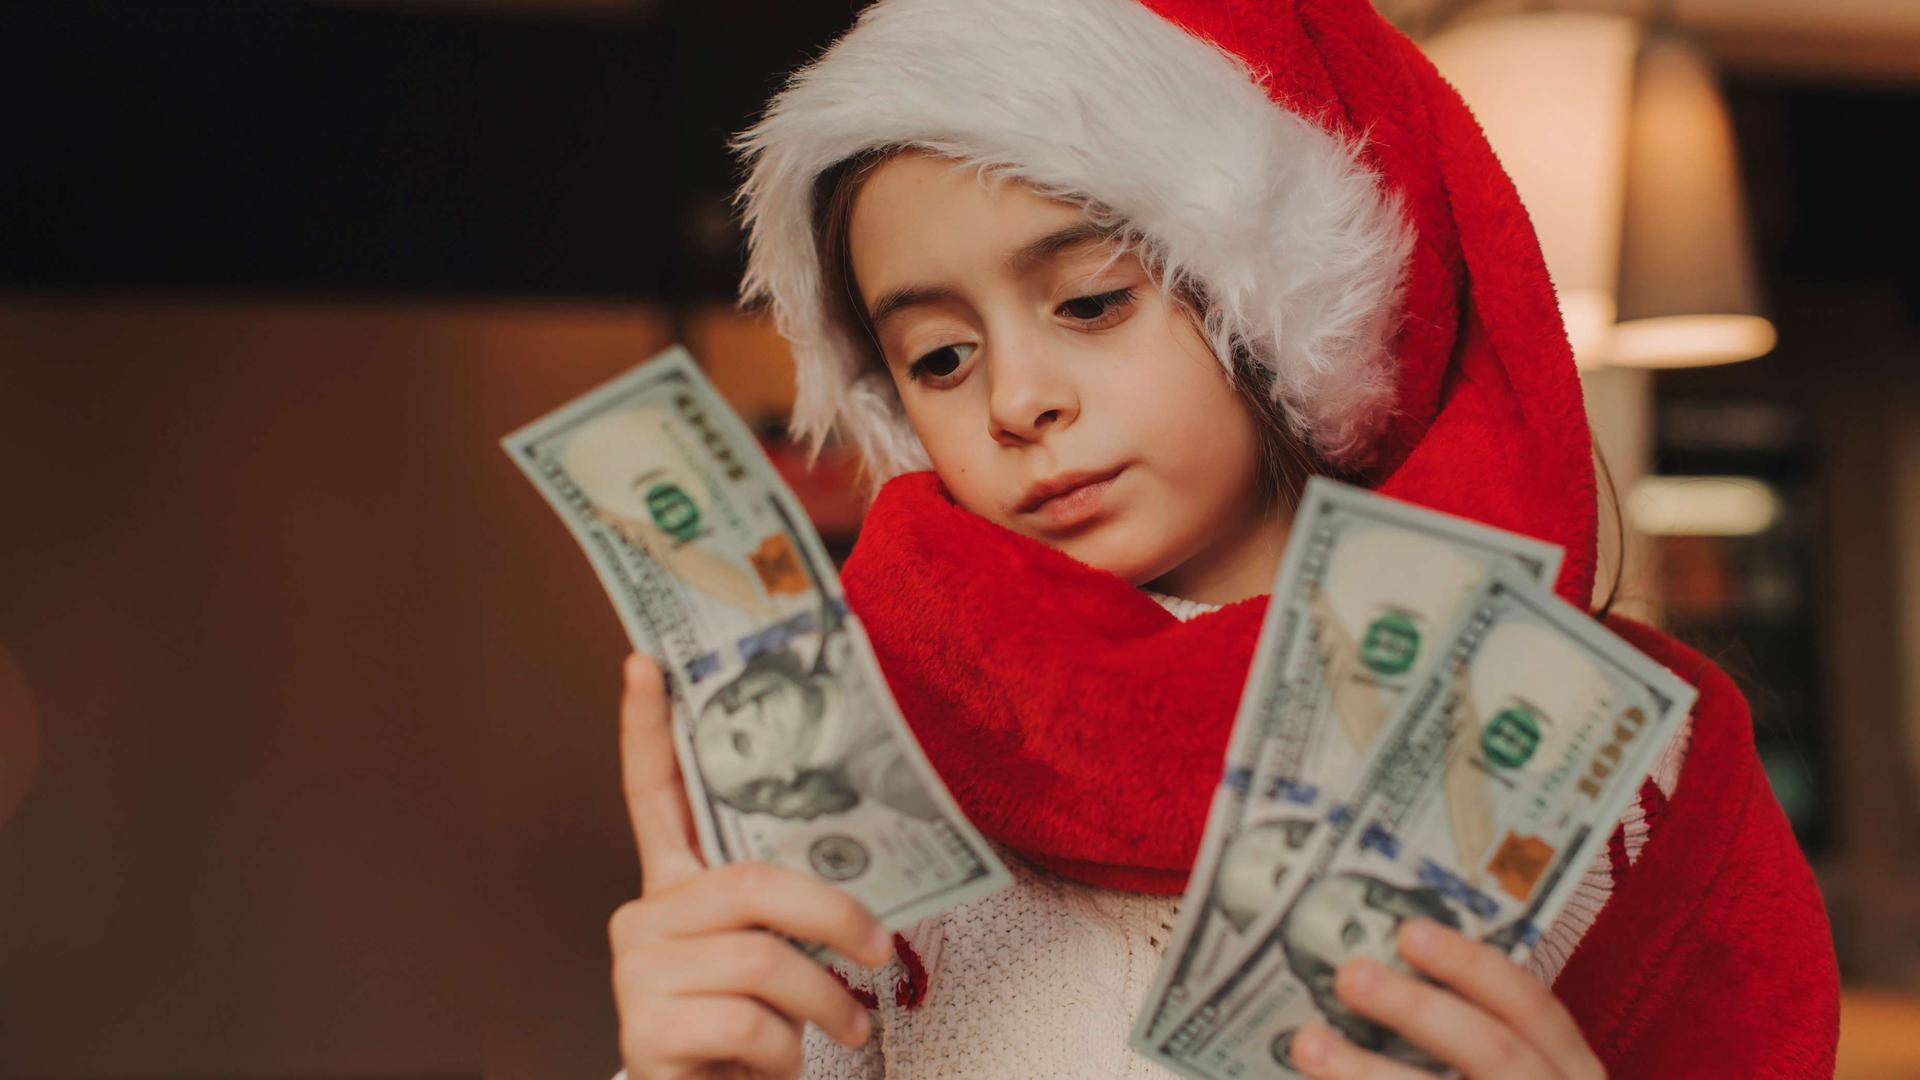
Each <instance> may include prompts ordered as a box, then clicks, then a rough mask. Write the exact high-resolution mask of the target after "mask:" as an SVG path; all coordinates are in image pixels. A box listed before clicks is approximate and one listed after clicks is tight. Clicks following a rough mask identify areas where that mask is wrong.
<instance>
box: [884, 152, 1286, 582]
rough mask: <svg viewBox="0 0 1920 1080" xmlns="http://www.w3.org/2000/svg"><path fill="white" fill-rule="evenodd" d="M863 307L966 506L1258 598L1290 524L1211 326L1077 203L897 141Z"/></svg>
mask: <svg viewBox="0 0 1920 1080" xmlns="http://www.w3.org/2000/svg"><path fill="white" fill-rule="evenodd" d="M848 243H849V246H850V249H851V259H852V265H853V272H854V277H855V280H856V281H857V283H858V286H859V292H860V295H859V301H860V302H861V303H864V304H865V305H866V309H867V311H868V312H869V313H870V315H871V317H872V321H873V323H874V330H875V334H876V335H877V337H878V339H879V346H880V349H881V351H882V352H883V353H884V355H885V358H886V364H887V369H888V371H889V372H890V373H891V374H892V376H893V380H894V385H895V386H896V387H897V388H898V390H899V393H900V400H901V401H902V402H903V403H904V405H905V407H906V413H907V417H908V419H909V420H910V421H911V422H912V424H913V427H914V430H915V432H917V433H918V434H919V436H920V441H921V443H922V444H923V445H924V446H925V447H926V450H927V453H928V456H929V457H930V458H931V459H932V462H933V467H934V470H935V471H936V472H937V473H939V476H940V479H941V481H942V482H943V483H944V484H945V485H946V487H947V490H948V491H949V492H951V493H952V495H953V497H954V499H955V500H956V501H958V502H959V503H960V505H962V506H964V507H966V508H967V509H969V510H971V511H973V512H974V513H976V514H979V515H980V516H982V517H984V518H987V519H988V520H990V521H993V522H996V523H998V524H1000V525H1003V526H1005V527H1007V528H1009V529H1012V530H1013V531H1015V532H1017V533H1020V534H1022V535H1025V536H1028V537H1031V538H1033V539H1035V540H1039V541H1041V542H1043V543H1046V544H1049V545H1051V546H1053V547H1056V548H1059V549H1060V550H1062V551H1064V552H1066V553H1067V554H1069V555H1071V556H1073V557H1075V558H1077V559H1079V560H1080V561H1082V562H1084V563H1087V564H1089V565H1091V566H1095V567H1098V568H1100V569H1103V570H1107V571H1110V572H1112V573H1114V574H1116V575H1118V576H1120V577H1122V578H1124V579H1126V580H1127V581H1129V582H1131V583H1133V584H1136V585H1145V584H1152V585H1154V586H1155V587H1157V588H1160V589H1162V590H1163V591H1166V592H1170V593H1174V594H1176V595H1180V596H1185V597H1188V598H1190V599H1194V600H1201V601H1208V602H1225V601H1227V600H1237V599H1240V598H1242V597H1245V596H1250V595H1254V594H1255V593H1259V592H1264V591H1265V590H1266V588H1267V587H1268V586H1269V585H1270V584H1271V581H1272V575H1273V573H1274V570H1275V569H1276V567H1277V565H1278V558H1279V550H1280V545H1281V544H1283V543H1284V526H1285V521H1284V519H1283V518H1279V519H1277V518H1276V515H1274V514H1272V513H1269V512H1267V510H1266V508H1265V503H1266V501H1267V500H1264V499H1262V498H1261V493H1260V486H1259V475H1258V472H1259V463H1258V462H1259V433H1258V430H1257V428H1256V427H1255V421H1254V419H1253V417H1252V415H1251V414H1250V413H1249V411H1248V409H1247V408H1246V406H1245V405H1244V404H1243V403H1242V402H1241V400H1240V398H1239V396H1238V394H1237V393H1236V392H1235V390H1234V388H1233V386H1232V385H1231V383H1230V382H1229V381H1228V378H1227V375H1226V372H1225V371H1224V370H1223V369H1222V367H1221V365H1220V364H1219V363H1218V362H1217V361H1216V360H1215V359H1214V357H1213V355H1212V352H1211V350H1210V349H1209V348H1208V346H1207V343H1206V341H1205V339H1204V338H1202V337H1201V336H1200V333H1199V332H1198V330H1197V329H1196V328H1195V327H1194V325H1193V324H1192V322H1191V321H1190V320H1189V319H1188V318H1187V317H1186V316H1185V314H1184V313H1183V312H1182V310H1181V309H1179V308H1177V307H1175V305H1174V303H1173V302H1172V300H1171V299H1170V298H1169V297H1168V296H1167V295H1165V294H1164V293H1162V292H1161V291H1159V290H1157V289H1155V288H1154V287H1153V285H1152V283H1151V282H1150V280H1149V278H1148V275H1147V272H1146V270H1145V268H1144V267H1143V266H1142V265H1141V263H1140V262H1139V260H1138V259H1137V258H1136V257H1135V256H1133V255H1131V254H1129V255H1127V256H1124V257H1122V258H1120V259H1119V260H1117V261H1114V260H1112V249H1111V248H1110V247H1109V246H1108V245H1107V244H1105V243H1104V242H1103V241H1102V240H1101V239H1100V238H1099V236H1098V233H1097V232H1096V231H1094V230H1093V229H1092V228H1091V227H1090V224H1089V222H1088V221H1087V218H1086V215H1085V213H1084V212H1083V211H1082V210H1081V209H1080V208H1079V207H1077V206H1075V205H1073V204H1072V203H1067V202H1061V201H1056V200H1051V199H1047V198H1044V197H1042V196H1040V195H1038V194H1036V193H1035V192H1034V191H1033V189H1031V188H1029V187H1026V186H1024V185H1022V184H1021V183H1019V182H1018V181H1012V180H1009V181H1006V182H1004V183H1001V184H999V185H998V186H997V187H996V188H995V189H993V190H989V189H988V188H987V187H986V186H985V185H984V184H982V183H981V181H980V179H979V176H978V174H977V173H976V172H975V171H974V170H973V169H971V168H967V167H963V166H956V165H954V164H953V163H951V162H949V161H946V160H943V159H941V158H937V157H934V156H931V155H928V154H923V153H918V152H904V153H901V154H897V155H895V156H894V157H892V158H890V159H888V160H887V161H885V162H884V163H882V164H881V165H879V166H878V167H877V168H875V169H874V171H873V172H872V173H870V174H869V175H868V177H867V179H866V182H865V184H864V185H863V186H862V187H861V189H860V191H859V194H858V195H857V196H856V197H855V199H854V203H853V207H852V212H851V215H850V219H849V226H848Z"/></svg>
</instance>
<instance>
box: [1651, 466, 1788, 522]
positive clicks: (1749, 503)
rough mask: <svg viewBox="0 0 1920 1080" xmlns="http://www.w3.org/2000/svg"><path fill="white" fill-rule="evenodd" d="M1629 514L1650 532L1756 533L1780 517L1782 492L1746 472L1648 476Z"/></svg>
mask: <svg viewBox="0 0 1920 1080" xmlns="http://www.w3.org/2000/svg"><path fill="white" fill-rule="evenodd" d="M1627 517H1628V519H1629V520H1630V521H1631V522H1632V523H1633V527H1634V528H1636V529H1638V530H1640V531H1641V532H1643V533H1647V534H1648V535H1651V536H1752V535H1754V534H1756V533H1762V532H1766V531H1767V530H1768V529H1770V528H1772V527H1773V524H1774V522H1776V521H1778V520H1779V519H1780V497H1779V496H1778V495H1776V494H1775V493H1774V490H1773V488H1771V487H1769V486H1767V484H1766V483H1765V482H1763V481H1760V480H1756V479H1754V478H1752V477H1747V476H1645V477H1641V478H1640V480H1639V481H1638V482H1637V483H1635V484H1634V485H1633V489H1632V490H1631V491H1629V492H1628V493H1627Z"/></svg>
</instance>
